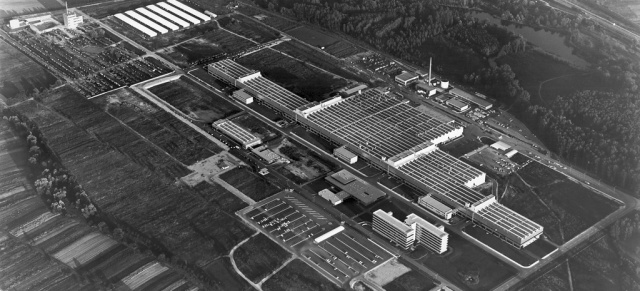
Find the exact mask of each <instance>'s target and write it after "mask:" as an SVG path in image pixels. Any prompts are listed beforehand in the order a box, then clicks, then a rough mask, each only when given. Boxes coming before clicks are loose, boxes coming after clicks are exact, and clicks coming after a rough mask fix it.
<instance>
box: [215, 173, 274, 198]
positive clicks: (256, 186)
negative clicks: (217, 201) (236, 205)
mask: <svg viewBox="0 0 640 291" xmlns="http://www.w3.org/2000/svg"><path fill="white" fill-rule="evenodd" d="M220 178H221V179H222V180H224V181H225V182H227V183H229V184H230V185H231V186H233V187H234V188H236V189H238V190H239V191H240V192H242V193H244V194H245V195H247V196H249V197H250V198H251V199H253V200H255V201H260V200H262V199H264V198H267V197H269V196H271V195H273V194H275V193H276V192H279V191H280V188H279V187H278V186H276V185H273V184H271V183H269V181H267V180H266V179H264V178H262V177H260V176H258V175H256V174H254V173H252V172H251V171H250V170H249V169H248V168H245V167H236V168H235V169H232V170H229V171H227V172H224V173H222V174H220Z"/></svg>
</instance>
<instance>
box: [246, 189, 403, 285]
mask: <svg viewBox="0 0 640 291" xmlns="http://www.w3.org/2000/svg"><path fill="white" fill-rule="evenodd" d="M238 214H239V215H240V216H241V217H242V218H243V219H244V220H245V221H247V222H248V223H250V224H251V225H253V226H254V227H256V228H257V229H258V230H260V231H261V232H263V233H264V234H265V235H267V236H268V237H270V238H271V239H273V240H275V241H276V242H278V243H279V244H280V245H282V246H283V247H285V248H287V249H289V250H290V251H291V252H293V253H296V254H298V255H300V257H301V259H303V260H305V261H306V262H307V263H309V265H311V266H312V267H313V268H315V269H316V270H318V272H320V273H321V274H323V275H324V276H325V277H327V279H329V280H331V281H333V282H335V283H337V284H338V285H343V284H345V283H346V282H348V281H349V280H350V279H351V278H353V277H355V276H358V275H360V274H363V273H365V272H366V271H368V270H371V269H372V268H374V267H376V266H378V265H380V264H382V263H384V262H385V261H387V260H388V259H390V258H392V257H393V255H392V254H391V253H389V252H388V251H387V250H385V249H383V248H382V247H380V246H379V245H377V244H375V243H373V242H372V241H371V240H369V239H367V238H365V237H364V236H363V235H362V234H360V233H358V232H356V231H355V230H353V229H351V228H350V227H348V226H342V225H341V224H340V223H339V222H338V221H337V220H335V219H334V218H333V217H332V216H330V215H329V214H328V213H326V212H325V211H324V210H322V209H320V207H318V206H316V205H315V204H313V203H311V202H310V201H308V200H306V199H305V198H302V197H301V196H300V195H299V194H297V193H295V192H288V191H283V192H280V193H278V194H275V195H273V196H271V197H270V198H268V199H265V200H263V201H261V202H259V203H258V204H255V205H253V206H249V207H247V208H245V209H243V210H241V211H239V212H238Z"/></svg>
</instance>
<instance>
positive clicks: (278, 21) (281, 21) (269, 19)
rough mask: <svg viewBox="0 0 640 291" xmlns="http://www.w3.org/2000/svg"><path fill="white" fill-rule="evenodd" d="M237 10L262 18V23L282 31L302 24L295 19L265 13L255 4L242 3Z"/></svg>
mask: <svg viewBox="0 0 640 291" xmlns="http://www.w3.org/2000/svg"><path fill="white" fill-rule="evenodd" d="M237 10H238V11H239V12H241V13H243V14H245V15H247V16H251V17H254V18H256V19H258V20H260V21H261V22H262V23H264V24H266V25H268V26H271V27H273V28H275V29H277V30H280V31H287V30H290V29H293V28H296V27H298V26H300V24H298V23H296V22H294V21H291V20H288V19H285V18H284V17H281V16H278V15H274V14H271V13H265V12H264V11H262V10H259V9H257V8H255V7H253V6H249V5H241V6H240V7H239V8H238V9H237Z"/></svg>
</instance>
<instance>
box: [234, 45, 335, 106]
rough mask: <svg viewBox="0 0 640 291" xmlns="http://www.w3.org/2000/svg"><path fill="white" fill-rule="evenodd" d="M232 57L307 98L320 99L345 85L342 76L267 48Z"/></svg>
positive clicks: (310, 99)
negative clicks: (236, 57) (237, 57)
mask: <svg viewBox="0 0 640 291" xmlns="http://www.w3.org/2000/svg"><path fill="white" fill-rule="evenodd" d="M236 61H237V62H238V63H239V64H241V65H243V66H246V67H248V68H251V69H255V70H259V71H260V72H261V73H262V75H263V76H265V77H266V78H268V79H270V80H272V81H274V82H275V83H277V84H279V85H281V86H283V87H284V88H286V89H288V90H289V91H291V92H293V93H295V94H298V95H300V96H301V97H303V98H305V99H307V100H309V101H320V100H324V99H325V98H327V97H328V96H329V93H331V92H333V91H336V90H337V89H339V88H342V87H344V86H346V85H347V81H346V80H344V79H341V78H337V77H335V76H333V75H330V74H327V73H326V72H323V71H321V70H318V69H317V68H314V67H312V66H309V65H307V64H306V63H305V62H302V61H298V60H295V59H293V58H290V57H288V56H285V55H283V54H280V53H278V52H276V51H274V50H271V49H263V50H260V51H258V52H255V53H253V54H250V55H247V56H244V57H242V58H239V59H237V60H236Z"/></svg>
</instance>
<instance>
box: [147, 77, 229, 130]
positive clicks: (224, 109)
mask: <svg viewBox="0 0 640 291" xmlns="http://www.w3.org/2000/svg"><path fill="white" fill-rule="evenodd" d="M148 90H149V91H150V92H151V93H153V94H155V95H156V96H158V97H159V98H161V99H162V100H164V101H167V102H168V103H169V104H171V105H173V106H174V107H176V108H178V109H179V110H180V111H182V112H183V113H184V114H186V115H189V116H190V117H191V118H193V119H196V120H198V121H201V122H204V123H212V122H213V121H216V120H218V119H221V118H225V117H228V116H230V115H233V114H235V113H237V112H239V111H240V108H238V107H236V106H235V105H233V104H231V102H229V101H227V100H224V99H222V98H221V97H218V96H217V95H215V94H213V93H211V92H208V91H206V90H205V89H204V88H202V87H201V86H200V85H199V84H196V83H193V82H192V81H190V80H189V79H187V78H180V79H178V80H175V81H171V82H166V83H163V84H160V85H157V86H154V87H151V88H149V89H148Z"/></svg>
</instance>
